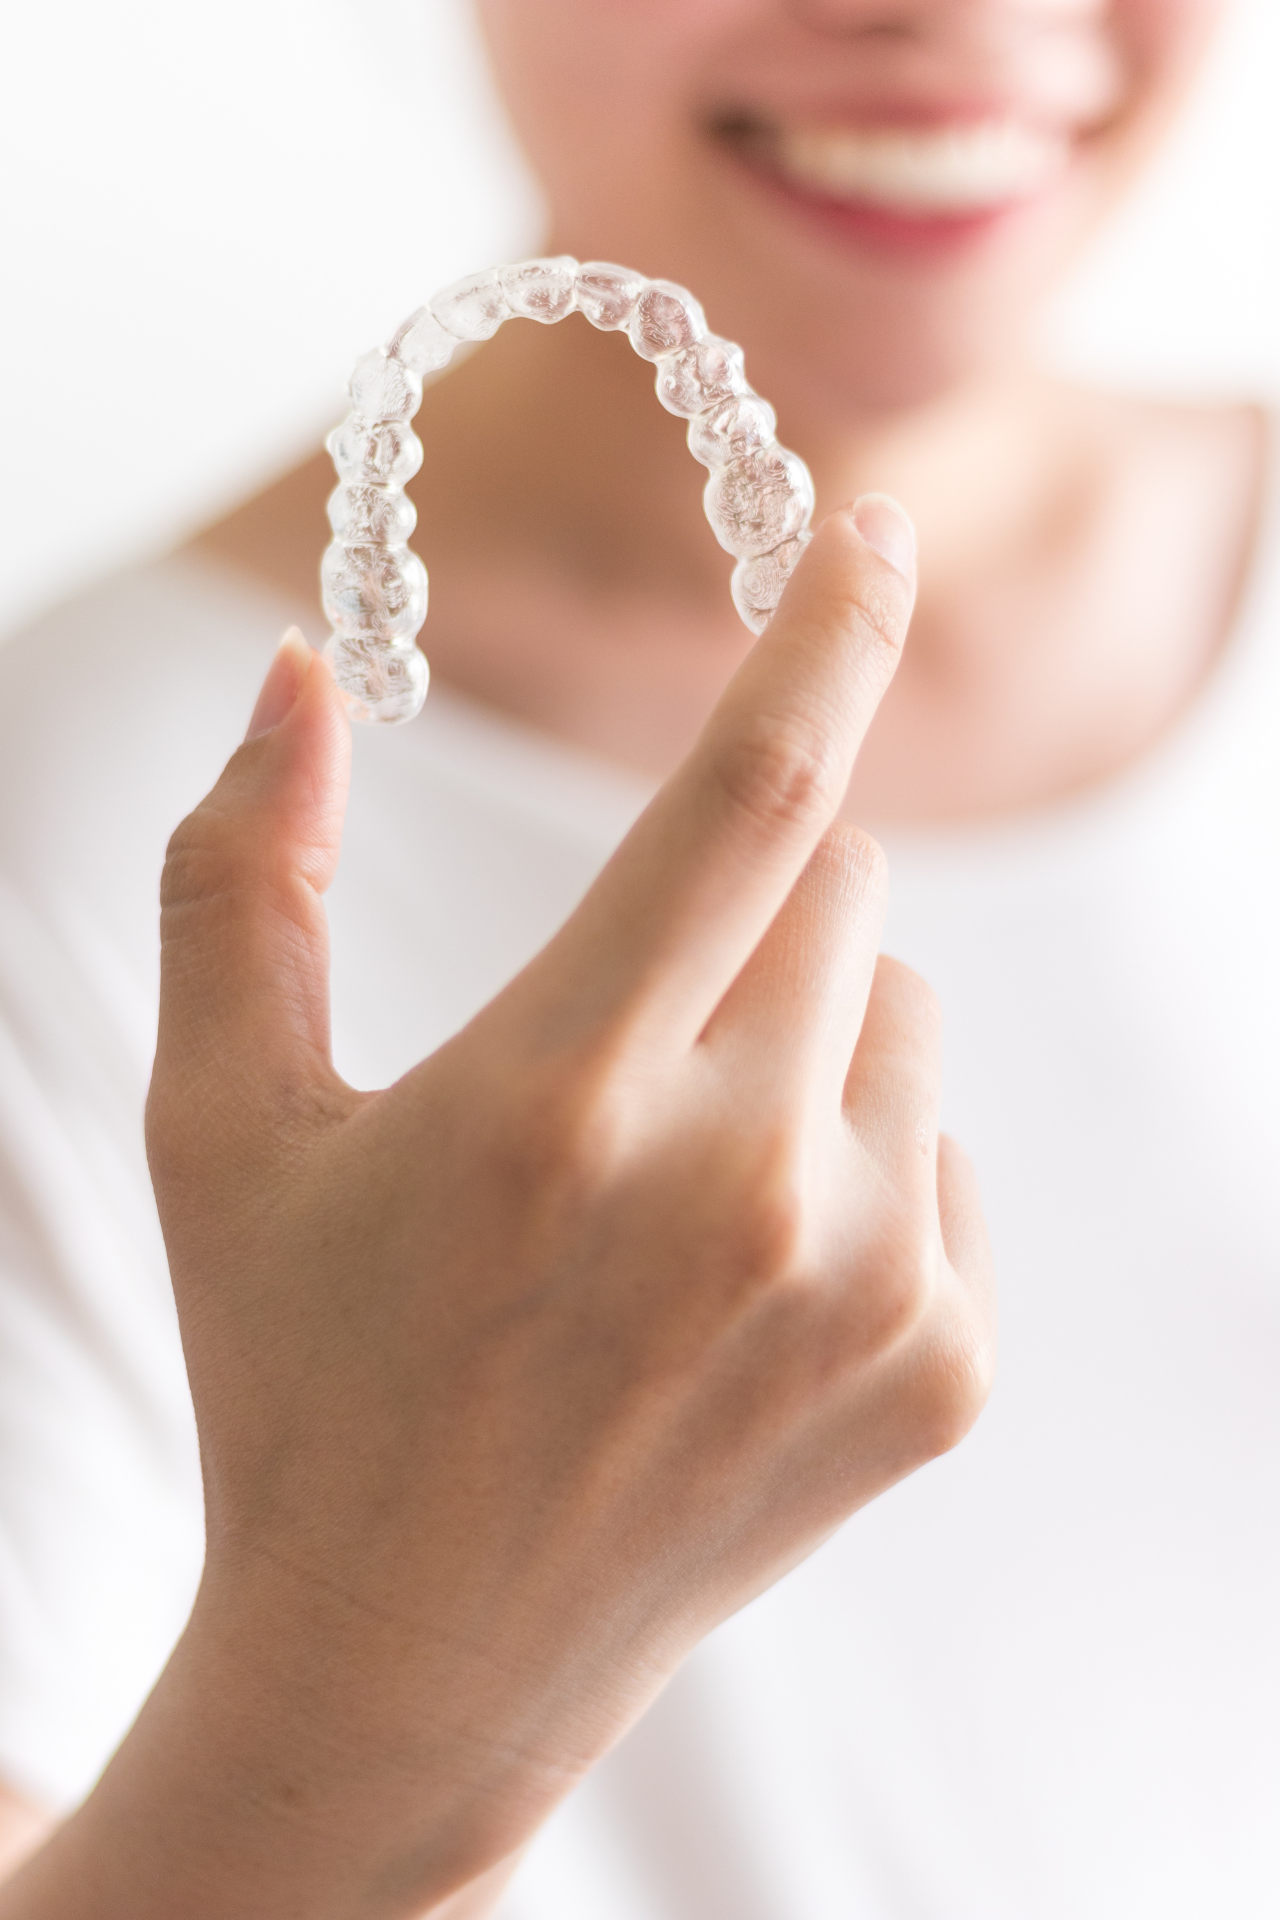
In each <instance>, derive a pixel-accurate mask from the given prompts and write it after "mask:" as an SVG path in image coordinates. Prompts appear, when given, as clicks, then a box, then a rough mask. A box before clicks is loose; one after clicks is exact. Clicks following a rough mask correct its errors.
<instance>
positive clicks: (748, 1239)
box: [728, 1147, 806, 1290]
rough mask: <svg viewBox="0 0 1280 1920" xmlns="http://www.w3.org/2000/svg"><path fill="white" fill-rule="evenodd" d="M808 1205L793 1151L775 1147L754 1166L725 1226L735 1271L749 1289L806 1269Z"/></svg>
mask: <svg viewBox="0 0 1280 1920" xmlns="http://www.w3.org/2000/svg"><path fill="white" fill-rule="evenodd" d="M805 1242H806V1209H805V1203H804V1194H803V1189H802V1185H801V1181H800V1178H799V1171H798V1168H797V1167H796V1165H795V1156H794V1153H793V1152H792V1151H791V1150H790V1149H789V1147H788V1148H787V1149H785V1150H784V1149H782V1148H776V1149H775V1150H773V1151H772V1152H770V1153H769V1155H768V1156H767V1157H766V1160H765V1163H764V1164H763V1165H762V1166H760V1167H758V1168H757V1170H756V1174H755V1177H753V1178H752V1179H751V1180H750V1182H749V1183H748V1185H747V1190H746V1192H745V1194H744V1195H743V1196H742V1197H741V1199H740V1201H739V1203H738V1204H737V1205H736V1206H735V1208H734V1211H733V1216H732V1220H731V1223H730V1226H729V1229H728V1247H729V1253H730V1258H731V1262H732V1266H733V1270H734V1272H735V1274H736V1275H737V1277H738V1279H739V1281H740V1282H742V1283H745V1284H746V1286H747V1287H748V1289H749V1290H756V1289H771V1288H777V1287H781V1286H784V1285H785V1284H787V1283H788V1282H791V1281H793V1280H795V1279H797V1278H799V1277H801V1276H802V1275H803V1274H804V1272H805V1261H804V1251H805Z"/></svg>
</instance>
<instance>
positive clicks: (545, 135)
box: [477, 0, 743, 198]
mask: <svg viewBox="0 0 1280 1920" xmlns="http://www.w3.org/2000/svg"><path fill="white" fill-rule="evenodd" d="M477 11H478V13H479V16H480V23H481V28H482V31H483V34H484V39H485V42H486V45H487V47H488V51H489V58H490V64H491V66H492V68H493V71H494V74H495V77H496V79H497V81H498V85H499V88H500V90H501V93H502V95H503V98H504V100H505V102H506V105H507V108H508V111H509V113H510V116H511V118H512V120H513V122H514V124H515V128H516V131H517V133H518V134H519V136H520V138H521V140H522V141H523V143H524V146H525V148H526V151H527V152H528V155H529V158H530V160H531V161H532V162H533V165H534V168H535V170H536V171H537V172H538V173H539V174H540V175H541V177H542V179H543V181H544V184H546V185H547V186H548V187H549V188H550V189H551V191H552V196H553V198H555V197H556V191H557V189H558V187H559V186H560V185H561V184H562V183H564V184H566V185H568V184H571V183H572V179H573V176H574V174H575V173H577V174H581V172H582V170H583V169H584V168H588V167H592V166H595V167H600V166H609V165H616V164H618V162H619V161H622V160H625V161H626V162H627V163H628V164H633V165H635V166H643V165H644V164H645V163H646V160H647V159H649V158H652V157H656V155H657V152H658V150H659V149H660V148H661V147H662V146H663V145H664V144H666V145H670V144H671V143H672V142H673V141H676V142H678V141H679V139H680V136H681V134H682V133H683V132H684V131H685V130H686V129H687V126H688V121H689V102H690V98H691V95H692V92H693V87H692V76H694V75H701V74H702V73H703V72H705V70H706V66H707V62H708V60H709V59H712V58H714V48H715V46H716V45H717V43H719V42H722V40H723V37H724V35H725V34H726V33H727V32H731V30H732V23H733V20H734V17H735V16H736V15H738V14H740V13H741V12H742V11H743V0H478V7H477Z"/></svg>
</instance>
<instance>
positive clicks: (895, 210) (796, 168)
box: [744, 119, 1071, 220]
mask: <svg viewBox="0 0 1280 1920" xmlns="http://www.w3.org/2000/svg"><path fill="white" fill-rule="evenodd" d="M744 144H745V146H746V148H747V150H748V151H749V153H750V156H751V158H752V159H753V160H754V162H755V164H756V165H757V166H761V167H763V168H765V169H766V170H767V171H768V172H770V173H771V174H772V175H773V176H774V178H775V179H776V180H778V181H779V182H780V183H781V184H782V185H784V186H787V187H790V188H791V189H792V190H793V191H797V192H800V193H802V194H805V195H809V196H814V197H816V198H820V199H823V200H826V201H828V202H831V201H835V202H844V203H846V204H847V205H849V206H851V207H866V208H870V209H874V210H878V211H883V212H885V213H890V214H897V215H899V216H905V217H908V218H915V219H920V220H937V219H947V218H952V219H969V218H972V217H973V216H975V215H982V214H986V213H993V212H996V211H998V210H1000V209H1002V208H1005V207H1009V206H1012V205H1015V204H1017V203H1019V202H1022V201H1026V200H1031V199H1034V198H1035V197H1036V196H1037V195H1039V194H1040V193H1042V192H1044V191H1045V190H1046V189H1047V188H1049V187H1051V186H1053V185H1054V184H1055V183H1056V182H1057V181H1058V180H1059V179H1060V178H1061V176H1062V175H1063V174H1064V173H1065V171H1066V168H1067V164H1068V161H1069V159H1070V153H1071V142H1070V140H1069V138H1068V137H1067V136H1066V135H1065V134H1063V133H1062V132H1059V131H1055V130H1052V129H1048V128H1043V127H1036V126H1032V125H1029V124H1027V123H1025V122H1021V121H1017V120H1008V119H1004V120H994V119H993V120H982V121H970V122H965V123H960V124H951V125H946V126H934V127H900V126H898V127H883V126H881V127H798V128H786V127H778V128H757V129H753V130H752V132H751V133H750V135H749V136H748V138H747V140H746V142H745V143H744Z"/></svg>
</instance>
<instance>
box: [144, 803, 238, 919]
mask: <svg viewBox="0 0 1280 1920" xmlns="http://www.w3.org/2000/svg"><path fill="white" fill-rule="evenodd" d="M236 865H237V862H236V836H235V834H234V831H233V827H232V823H231V822H230V821H229V820H228V818H227V817H226V815H225V814H223V813H222V812H221V811H220V809H219V808H217V807H216V806H214V805H213V803H212V801H211V800H202V801H201V803H200V805H199V806H198V807H196V808H195V809H194V810H193V811H192V812H191V813H189V814H188V815H187V817H186V819H185V820H183V821H182V822H181V823H180V824H179V825H178V826H177V827H175V828H174V831H173V833H172V834H171V835H170V836H169V844H168V846H167V848H166V849H165V857H164V869H163V871H162V873H161V876H160V909H161V912H162V913H172V912H174V911H175V910H180V909H182V908H184V907H187V906H192V905H197V904H199V903H201V902H203V901H206V900H209V899H211V898H217V897H218V896H219V895H221V894H223V893H225V892H226V891H227V890H228V888H229V886H230V885H231V884H232V880H233V876H234V873H235V869H236Z"/></svg>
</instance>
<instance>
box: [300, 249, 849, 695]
mask: <svg viewBox="0 0 1280 1920" xmlns="http://www.w3.org/2000/svg"><path fill="white" fill-rule="evenodd" d="M571 313H580V314H582V315H583V316H584V317H585V318H586V319H587V320H589V321H590V322H591V325H592V326H593V327H599V328H601V329H602V330H603V331H605V332H611V333H625V334H626V335H627V338H628V339H629V340H630V342H631V345H632V347H633V348H634V350H635V351H636V353H638V354H639V355H640V357H641V358H642V359H644V360H649V361H652V362H653V368H654V385H655V387H656V389H657V394H658V399H659V400H660V401H661V402H662V405H663V406H664V407H666V408H667V410H668V412H670V413H674V414H678V415H679V416H680V418H681V419H684V420H687V421H688V422H689V432H688V439H689V451H690V452H691V453H692V454H693V457H694V459H695V460H698V461H700V462H701V463H702V465H703V466H704V467H707V468H708V469H709V471H710V477H709V478H708V480H707V484H706V488H705V490H704V493H703V504H704V506H705V507H706V513H707V519H708V520H709V521H710V523H711V529H712V531H713V533H714V534H715V536H716V539H717V540H718V541H719V542H720V545H721V546H722V547H724V548H726V549H727V550H728V552H730V553H731V554H733V555H734V556H735V558H736V559H737V562H738V564H737V566H736V567H735V568H734V571H733V579H732V582H731V591H732V594H733V603H734V605H735V607H736V608H737V610H738V612H739V614H740V615H741V617H742V619H743V621H744V622H745V624H746V625H747V626H748V627H749V628H750V629H751V631H752V633H763V632H764V630H765V628H766V627H767V626H768V624H769V621H770V619H771V618H772V615H773V612H774V609H775V608H776V607H777V604H778V602H779V600H780V599H781V598H782V590H783V588H784V587H785V586H786V584H787V581H788V580H789V579H790V577H791V575H792V573H793V571H794V570H795V566H796V562H797V561H798V560H799V558H800V555H801V554H802V553H803V552H804V549H805V547H806V545H807V544H808V542H809V539H810V533H809V521H810V518H811V516H812V513H813V482H812V480H811V479H810V478H809V469H808V468H807V467H806V466H805V464H804V461H803V460H801V458H800V456H799V455H798V454H795V453H789V452H788V451H787V449H786V448H785V447H781V446H779V445H778V442H777V440H776V439H775V438H774V429H775V428H776V426H777V419H776V416H775V414H774V411H773V408H772V407H771V406H770V405H769V403H768V401H767V400H762V399H761V398H760V396H759V394H757V393H753V392H752V391H751V388H750V387H749V386H748V385H747V379H746V374H745V371H744V369H743V364H742V349H741V348H740V347H736V346H735V345H734V344H733V342H732V340H721V339H720V338H719V337H718V336H717V335H716V334H714V333H708V331H707V323H706V320H705V319H704V317H703V313H702V308H701V307H700V306H699V305H698V302H697V301H696V300H695V299H694V297H693V295H692V294H691V293H688V292H686V291H685V289H684V288H683V287H677V286H675V285H673V283H672V282H671V281H670V280H648V279H646V278H645V276H644V275H643V274H641V273H633V272H632V271H631V269H630V268H629V267H618V266H614V265H612V264H611V263H610V262H608V261H603V260H591V261H588V262H587V263H586V264H585V265H581V266H580V265H579V263H578V262H577V261H576V260H572V259H570V258H569V257H568V255H560V256H559V257H558V258H556V259H552V260H522V261H519V262H518V263H517V264H516V265H514V266H510V267H494V268H490V269H487V270H486V271H485V272H483V273H470V274H468V275H467V276H466V277H465V279H462V280H457V281H455V282H454V284H453V285H452V286H451V287H445V288H444V289H443V290H442V291H441V292H440V293H437V294H436V295H435V297H434V298H433V299H432V300H430V301H429V302H428V303H427V305H426V306H425V307H419V308H418V309H417V310H416V311H415V312H414V313H411V314H410V315H409V318H408V319H407V320H406V321H404V323H403V324H402V325H401V326H400V327H398V328H397V330H396V331H395V333H393V334H392V336H391V339H390V340H389V341H388V343H387V345H386V346H385V347H375V348H374V349H373V351H372V352H371V353H366V354H365V355H364V357H363V358H362V359H361V360H359V361H357V363H356V368H355V371H354V373H353V374H352V376H351V381H350V385H349V388H348V391H349V393H350V395H351V405H352V412H351V413H350V414H349V415H348V417H347V419H345V420H344V421H343V423H342V425H341V426H340V427H335V428H334V430H333V432H332V433H331V434H330V435H329V438H328V440H327V442H326V445H327V447H328V449H329V452H330V453H331V454H332V456H333V464H334V466H335V467H336V468H337V471H338V485H337V487H336V488H335V489H334V491H333V493H332V494H331V495H330V497H329V524H330V526H331V527H332V529H333V540H332V542H331V544H330V545H329V546H328V547H327V548H326V549H325V555H324V559H323V561H322V562H321V566H320V584H321V589H322V594H323V600H324V610H325V614H326V615H327V617H328V619H329V621H330V623H331V625H332V627H333V632H332V634H331V635H330V637H329V641H328V644H327V646H326V647H325V656H326V658H327V659H328V661H329V663H330V665H331V666H332V668H333V671H334V677H335V678H336V680H337V682H338V685H339V687H341V689H342V692H343V694H344V695H345V697H346V702H347V706H348V708H349V710H350V712H351V715H352V718H353V719H357V720H374V721H396V720H411V719H412V718H413V716H414V714H416V713H417V712H418V711H419V709H420V708H421V706H422V703H423V701H424V700H425V698H426V694H427V678H428V675H427V663H426V660H425V659H424V658H423V655H422V654H421V653H420V652H419V650H418V648H417V646H416V644H415V641H416V638H417V634H418V631H419V629H420V627H421V626H422V623H423V621H424V620H425V619H426V617H427V570H426V568H425V567H424V566H423V564H422V562H421V560H419V558H418V556H417V555H416V554H415V553H413V552H411V551H410V548H409V545H408V540H409V535H410V534H411V533H412V532H413V529H414V526H415V524H416V521H417V515H416V513H415V511H414V507H413V503H412V502H411V501H410V500H409V499H408V498H407V497H406V495H405V492H404V485H405V482H406V481H407V480H411V479H412V478H413V476H414V474H415V473H416V472H417V471H418V468H419V467H420V466H421V465H422V444H421V442H420V441H419V439H418V437H417V435H416V434H415V433H414V431H413V428H412V427H411V426H410V425H409V422H410V420H411V419H412V418H413V416H414V414H415V413H416V412H417V411H418V407H419V405H420V404H421V401H422V379H423V375H424V374H433V373H438V372H440V370H441V369H442V368H444V367H446V366H447V365H448V364H449V361H450V359H451V358H452V356H453V354H454V352H455V351H456V349H457V348H458V347H459V346H461V345H462V344H463V343H464V342H465V341H474V340H487V339H489V338H490V336H491V335H492V334H495V333H496V332H497V330H498V328H499V327H500V326H501V325H502V323H503V321H504V320H514V319H524V320H537V321H540V322H542V324H543V325H547V326H549V325H551V324H552V322H554V321H556V320H563V319H565V317H566V316H567V315H568V314H571Z"/></svg>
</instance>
